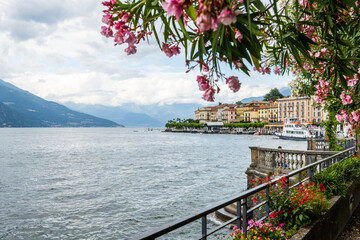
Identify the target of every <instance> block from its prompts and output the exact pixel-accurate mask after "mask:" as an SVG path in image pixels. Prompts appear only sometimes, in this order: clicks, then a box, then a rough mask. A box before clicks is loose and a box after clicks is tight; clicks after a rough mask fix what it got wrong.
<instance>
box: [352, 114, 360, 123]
mask: <svg viewBox="0 0 360 240" xmlns="http://www.w3.org/2000/svg"><path fill="white" fill-rule="evenodd" d="M351 115H352V117H353V120H354V121H355V122H359V119H360V117H359V114H358V113H357V111H353V112H352V113H351Z"/></svg>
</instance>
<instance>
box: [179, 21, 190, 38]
mask: <svg viewBox="0 0 360 240" xmlns="http://www.w3.org/2000/svg"><path fill="white" fill-rule="evenodd" d="M179 25H180V28H181V31H182V32H183V33H184V35H185V37H186V38H187V39H189V40H190V41H191V38H190V36H189V33H188V32H187V31H186V29H185V26H184V22H183V17H182V16H181V18H179Z"/></svg>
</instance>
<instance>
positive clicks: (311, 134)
mask: <svg viewBox="0 0 360 240" xmlns="http://www.w3.org/2000/svg"><path fill="white" fill-rule="evenodd" d="M275 135H276V136H278V137H279V138H281V139H289V140H307V139H313V138H321V137H322V135H323V133H322V131H321V129H320V128H315V127H313V126H311V124H309V123H300V122H299V121H297V119H293V118H288V119H286V122H285V123H284V126H283V131H282V133H275Z"/></svg>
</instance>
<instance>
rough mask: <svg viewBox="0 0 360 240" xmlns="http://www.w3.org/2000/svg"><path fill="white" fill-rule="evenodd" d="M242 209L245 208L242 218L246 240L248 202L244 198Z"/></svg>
mask: <svg viewBox="0 0 360 240" xmlns="http://www.w3.org/2000/svg"><path fill="white" fill-rule="evenodd" d="M242 207H243V216H242V220H243V235H244V237H245V238H246V237H247V222H248V221H247V200H246V198H243V203H242Z"/></svg>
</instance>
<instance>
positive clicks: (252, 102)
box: [244, 101, 270, 105]
mask: <svg viewBox="0 0 360 240" xmlns="http://www.w3.org/2000/svg"><path fill="white" fill-rule="evenodd" d="M256 103H258V104H260V103H263V104H264V103H265V104H270V102H269V101H251V102H248V103H244V105H250V104H256Z"/></svg>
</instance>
